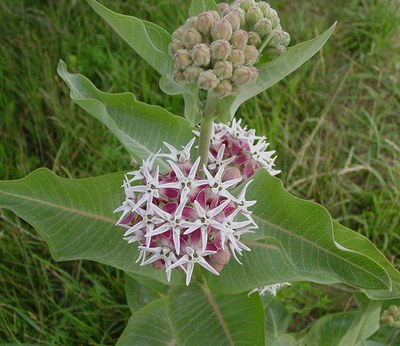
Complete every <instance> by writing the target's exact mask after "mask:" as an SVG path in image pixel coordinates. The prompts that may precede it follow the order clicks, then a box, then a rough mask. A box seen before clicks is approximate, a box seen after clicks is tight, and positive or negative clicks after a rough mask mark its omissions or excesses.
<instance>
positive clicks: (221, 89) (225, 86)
mask: <svg viewBox="0 0 400 346" xmlns="http://www.w3.org/2000/svg"><path fill="white" fill-rule="evenodd" d="M213 92H214V93H215V94H216V95H217V96H218V97H220V98H222V97H226V96H229V95H230V94H231V92H232V84H231V82H230V81H229V80H228V79H225V80H223V81H221V82H219V83H218V85H217V86H216V87H215V88H214V90H213ZM239 174H240V171H239Z"/></svg>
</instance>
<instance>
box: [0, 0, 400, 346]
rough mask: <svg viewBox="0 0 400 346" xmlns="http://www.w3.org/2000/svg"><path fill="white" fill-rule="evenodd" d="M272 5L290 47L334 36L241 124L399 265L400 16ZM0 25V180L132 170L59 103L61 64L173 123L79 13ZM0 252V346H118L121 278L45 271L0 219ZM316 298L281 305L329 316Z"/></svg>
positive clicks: (343, 7)
mask: <svg viewBox="0 0 400 346" xmlns="http://www.w3.org/2000/svg"><path fill="white" fill-rule="evenodd" d="M102 3H104V4H105V5H106V6H108V7H110V8H112V9H114V10H115V11H117V12H121V13H125V14H134V15H136V16H138V17H140V18H144V19H148V20H152V21H154V22H156V23H158V24H160V25H162V26H163V27H165V28H166V29H167V30H168V31H170V32H171V31H172V30H173V29H174V28H175V27H177V26H178V25H179V24H181V23H182V22H183V21H184V18H185V11H186V10H187V7H188V4H187V1H183V0H162V1H155V0H147V1H144V0H136V1H122V0H121V1H111V0H108V1H105V0H104V1H102ZM271 4H272V5H273V6H274V7H276V8H277V9H278V10H279V13H280V16H281V19H282V22H283V25H284V27H285V28H286V30H287V31H289V32H290V33H291V36H292V42H293V43H297V42H300V41H303V40H306V39H309V38H312V37H313V36H315V35H316V34H318V33H321V32H322V31H323V30H325V29H326V28H327V27H328V26H330V24H331V23H332V22H333V21H335V20H338V21H339V24H338V28H337V30H336V33H335V34H334V36H333V38H332V39H331V40H330V41H329V43H328V44H327V46H326V47H325V48H324V49H323V51H321V53H320V54H319V55H318V56H317V57H314V58H313V59H312V61H310V62H308V63H307V64H306V65H304V66H303V67H302V68H300V69H299V70H298V71H296V72H295V73H294V74H293V75H291V76H289V77H288V78H286V80H285V81H283V82H281V83H279V84H278V85H276V86H274V87H273V88H272V89H270V90H268V92H266V93H264V94H263V95H262V96H260V97H258V98H257V99H253V100H251V101H249V102H248V103H247V104H246V105H245V106H243V107H242V108H241V109H240V111H239V115H240V116H242V117H243V118H244V119H245V121H246V123H248V124H249V125H250V126H251V127H254V128H256V129H257V131H258V132H259V133H265V134H267V135H268V137H269V140H270V141H271V143H272V145H271V146H272V147H273V148H275V149H276V150H277V152H278V155H279V158H278V161H277V164H278V166H279V167H280V169H282V172H283V173H282V174H281V179H282V180H283V181H284V184H285V186H286V187H287V188H288V189H289V190H290V191H291V192H292V193H293V194H295V195H298V196H300V197H305V198H308V199H312V200H315V201H317V202H320V203H322V204H323V205H324V206H326V207H327V209H328V210H329V211H330V212H331V213H332V215H333V216H334V217H335V219H336V220H338V221H340V222H341V223H343V224H345V225H346V226H349V227H351V228H353V229H355V230H357V231H359V232H360V233H362V234H365V235H366V236H368V237H369V238H370V239H371V240H372V241H373V242H374V243H375V244H376V245H377V246H378V247H379V248H380V249H381V250H382V251H383V252H384V253H385V255H387V257H388V258H389V259H390V260H391V261H393V262H394V263H395V264H396V265H397V266H399V261H398V260H397V261H396V257H397V258H400V257H399V255H400V227H399V224H400V222H399V221H400V216H399V214H400V213H399V207H398V205H399V204H400V159H399V158H400V141H399V136H398V135H399V116H400V105H399V99H400V98H399V96H400V87H399V85H400V83H399V79H398V78H399V77H398V76H399V75H400V74H399V72H400V71H399V69H400V66H399V63H398V50H399V46H400V37H399V33H398V32H397V31H396V30H397V26H398V24H397V23H398V20H399V10H398V3H396V2H395V1H392V2H390V1H378V0H376V1H373V0H364V1H362V0H350V1H344V0H341V1H338V2H331V1H328V0H325V1H317V0H309V1H306V2H298V1H273V2H271ZM396 6H397V7H396ZM0 23H1V24H0V32H2V35H1V37H0V51H1V57H2V59H1V62H0V133H1V139H0V179H16V178H20V177H23V176H24V175H26V174H27V173H29V172H31V171H33V170H34V169H36V168H38V167H41V166H46V167H49V168H50V169H52V170H53V171H54V172H56V173H57V174H59V175H61V176H65V177H70V178H76V177H87V176H95V175H101V174H106V173H109V172H112V171H116V170H120V169H127V168H128V167H129V156H128V154H127V153H126V152H125V151H124V149H123V148H122V146H121V145H120V144H119V143H118V142H117V141H116V140H115V139H114V138H113V137H112V136H111V134H110V133H109V132H108V130H106V129H105V128H104V127H103V126H102V125H101V124H100V123H98V122H97V121H96V120H94V119H92V118H91V117H89V116H88V115H86V114H85V113H84V112H83V111H81V110H80V109H78V108H77V107H76V106H74V105H73V104H72V103H71V102H70V100H69V98H68V91H67V88H66V87H65V85H64V84H63V83H62V82H61V80H60V78H59V77H57V76H56V73H55V68H56V65H57V62H58V59H59V58H62V59H64V60H65V61H66V62H67V64H68V65H69V68H70V70H71V71H75V72H80V73H83V74H85V75H86V76H87V77H89V78H90V79H91V80H92V81H93V82H94V83H95V84H96V85H97V86H98V87H99V88H100V89H102V90H104V91H109V92H120V91H127V90H128V91H132V92H134V93H135V94H136V96H137V98H138V99H139V100H142V101H145V102H148V103H153V104H159V105H163V106H165V107H166V108H167V109H169V110H171V111H173V112H174V113H176V114H180V113H181V111H182V103H181V101H180V99H179V98H175V97H169V96H168V97H167V96H165V95H163V94H162V93H161V92H160V91H159V89H158V86H157V85H158V84H157V83H158V76H156V75H155V74H154V73H152V70H151V68H150V67H148V66H147V65H146V64H145V63H144V62H142V61H140V59H139V57H138V56H137V55H136V54H135V53H134V52H133V51H132V50H131V49H129V47H127V46H126V45H125V44H124V43H123V42H122V40H120V39H119V37H118V36H117V35H116V34H114V33H113V32H112V31H111V29H109V28H108V27H107V26H106V24H105V23H103V22H102V21H101V20H99V18H98V17H97V16H96V14H95V13H94V12H92V10H91V9H90V8H89V6H88V5H87V4H86V3H85V2H84V1H67V0H59V1H51V0H36V1H35V0H32V1H27V0H25V1H23V0H21V1H15V0H3V1H1V2H0ZM0 241H1V247H0V257H1V262H0V290H1V295H0V341H1V342H12V343H31V344H45V345H49V344H51V345H72V344H73V345H87V344H113V343H114V342H115V340H116V339H117V337H118V335H119V334H120V333H121V331H122V330H123V328H124V324H125V321H126V320H127V318H128V317H129V309H128V308H127V305H126V301H125V297H124V278H123V276H122V274H121V273H120V272H119V271H117V270H114V269H112V268H109V267H106V266H102V265H99V264H96V263H90V262H81V261H74V262H68V263H55V262H54V261H53V260H51V257H50V254H49V252H48V250H47V247H46V245H45V244H44V242H43V241H41V240H40V239H38V238H37V235H36V233H35V231H34V230H33V229H32V228H31V227H29V226H28V225H26V224H25V223H24V222H23V221H21V220H19V219H18V218H16V217H15V216H14V215H12V214H11V213H8V212H6V211H3V212H2V213H1V214H0ZM303 288H304V287H303V286H299V287H298V288H297V290H298V292H302V289H303ZM314 291H315V292H314ZM314 291H313V292H314V293H313V298H312V301H313V302H315V304H314V306H318V305H320V306H321V305H322V307H323V308H322V309H320V310H316V309H312V308H311V307H310V301H307V298H304V301H303V302H301V301H299V299H298V296H293V295H289V294H288V296H287V297H286V299H287V301H289V302H290V303H291V304H293V307H292V310H293V311H295V312H297V313H298V314H299V316H303V315H304V313H305V312H307V314H308V313H311V314H312V316H314V317H316V316H318V315H320V314H323V313H326V312H328V311H329V309H331V310H332V311H334V310H335V308H336V307H335V306H331V307H329V303H331V302H332V301H329V298H327V295H326V293H321V294H318V291H319V290H314ZM327 299H328V301H327ZM311 305H312V304H311ZM302 306H303V307H304V306H305V308H302ZM311 319H312V318H311ZM309 322H310V321H309Z"/></svg>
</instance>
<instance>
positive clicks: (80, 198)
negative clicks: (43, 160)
mask: <svg viewBox="0 0 400 346" xmlns="http://www.w3.org/2000/svg"><path fill="white" fill-rule="evenodd" d="M122 179H123V174H122V173H115V174H110V175H105V176H101V177H97V178H90V179H64V178H60V177H58V176H56V175H55V174H54V173H53V172H51V171H49V170H47V169H39V170H37V171H35V172H33V173H31V174H29V175H28V176H27V177H25V178H23V179H20V180H13V181H0V208H6V209H10V210H11V211H12V212H14V213H15V214H16V215H18V216H19V217H21V218H22V219H24V220H25V221H27V222H28V223H29V224H31V225H32V226H33V227H34V228H35V229H36V230H37V231H38V232H39V234H40V235H41V237H42V238H43V239H44V240H45V241H46V243H47V245H48V246H49V249H50V252H51V254H52V257H53V258H54V259H55V260H57V261H67V260H75V259H86V260H91V261H96V262H100V263H104V264H108V265H111V266H113V267H115V268H119V269H122V270H125V271H126V272H128V273H131V274H132V275H134V274H136V273H138V274H139V275H141V276H147V277H150V278H153V279H155V280H158V281H161V282H164V283H166V279H165V273H164V272H163V271H156V270H154V269H153V268H152V267H151V266H143V267H141V266H139V265H138V264H136V263H135V260H136V258H137V246H135V245H132V244H128V243H127V242H126V241H125V240H123V239H122V237H123V233H124V232H123V230H122V229H120V228H119V227H116V226H115V222H116V220H117V216H116V215H114V214H113V211H114V210H115V208H117V207H118V206H119V205H121V203H122V201H123V200H124V198H125V196H124V192H123V189H122V188H121V183H122ZM172 282H173V283H174V282H175V283H178V282H182V275H181V273H174V274H173V275H172Z"/></svg>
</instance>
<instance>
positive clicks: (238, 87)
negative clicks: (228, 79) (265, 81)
mask: <svg viewBox="0 0 400 346" xmlns="http://www.w3.org/2000/svg"><path fill="white" fill-rule="evenodd" d="M242 91H243V85H235V84H234V85H232V91H231V95H232V96H239V95H240V93H241V92H242Z"/></svg>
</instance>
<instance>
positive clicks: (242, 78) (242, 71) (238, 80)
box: [232, 66, 253, 85]
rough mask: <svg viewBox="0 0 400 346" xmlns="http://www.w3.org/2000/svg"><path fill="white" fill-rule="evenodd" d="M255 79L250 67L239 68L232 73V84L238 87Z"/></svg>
mask: <svg viewBox="0 0 400 346" xmlns="http://www.w3.org/2000/svg"><path fill="white" fill-rule="evenodd" d="M252 79H253V73H252V71H251V69H250V68H249V67H248V66H241V67H237V68H235V69H234V70H233V73H232V82H233V83H235V84H236V85H244V84H247V83H249V82H251V80H252Z"/></svg>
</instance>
